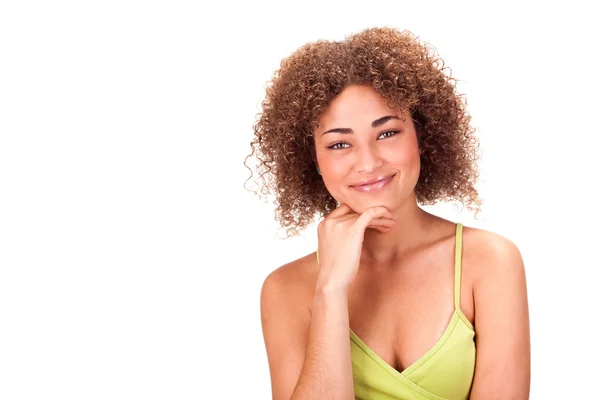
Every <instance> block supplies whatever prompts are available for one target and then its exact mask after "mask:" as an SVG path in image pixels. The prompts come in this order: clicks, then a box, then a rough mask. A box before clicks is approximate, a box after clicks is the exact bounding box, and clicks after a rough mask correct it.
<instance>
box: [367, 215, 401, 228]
mask: <svg viewBox="0 0 600 400" xmlns="http://www.w3.org/2000/svg"><path fill="white" fill-rule="evenodd" d="M395 225H396V221H394V220H393V219H389V218H384V217H382V218H375V219H373V220H371V222H369V225H368V226H370V227H373V226H387V227H390V228H393V227H394V226H395Z"/></svg>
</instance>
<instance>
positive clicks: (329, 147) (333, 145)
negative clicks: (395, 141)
mask: <svg viewBox="0 0 600 400" xmlns="http://www.w3.org/2000/svg"><path fill="white" fill-rule="evenodd" d="M399 132H400V131H385V132H382V133H381V135H379V136H382V135H385V134H386V133H393V135H390V136H386V137H385V138H384V139H387V138H390V137H392V136H395V135H396V134H398V133H399ZM338 144H348V143H345V142H337V143H334V144H332V145H331V146H328V147H327V148H328V149H331V150H343V149H346V148H347V147H341V148H340V147H335V146H337V145H338Z"/></svg>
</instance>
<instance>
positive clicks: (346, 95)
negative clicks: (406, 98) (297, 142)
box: [314, 85, 421, 213]
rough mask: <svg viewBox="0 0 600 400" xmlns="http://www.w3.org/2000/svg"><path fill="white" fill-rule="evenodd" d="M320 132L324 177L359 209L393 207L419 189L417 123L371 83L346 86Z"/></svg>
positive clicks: (317, 133)
mask: <svg viewBox="0 0 600 400" xmlns="http://www.w3.org/2000/svg"><path fill="white" fill-rule="evenodd" d="M314 134H315V146H316V154H317V163H318V166H319V168H320V169H321V175H322V178H323V181H324V183H325V186H326V187H327V190H328V191H329V193H330V194H331V195H332V196H333V198H335V199H336V200H337V201H338V202H340V203H345V204H348V205H349V206H350V208H352V209H353V210H354V211H355V212H357V213H362V212H363V211H364V210H366V209H367V208H369V207H374V206H379V205H382V206H385V207H387V208H388V209H389V210H390V211H392V212H393V210H395V209H396V208H398V207H400V206H401V205H402V203H404V202H405V201H406V200H407V199H408V198H411V196H413V195H414V188H415V185H416V184H417V181H418V179H419V171H420V168H421V165H420V157H419V145H418V142H417V134H416V131H415V126H414V124H413V121H412V119H411V117H410V114H409V113H408V112H406V111H403V110H400V109H392V108H389V107H388V106H387V104H386V101H385V100H384V99H383V98H382V97H381V96H380V95H379V94H378V93H377V92H375V91H374V90H373V89H372V88H371V87H367V86H357V85H353V86H349V87H347V88H345V89H344V90H343V91H342V92H341V93H340V94H339V95H338V96H337V97H335V98H334V99H333V100H332V101H331V103H330V104H329V106H328V108H327V110H326V111H325V113H324V114H323V115H322V116H321V118H320V119H319V125H318V127H317V129H316V130H315V133H314ZM372 181H378V182H376V183H374V184H371V185H364V184H365V183H368V182H372Z"/></svg>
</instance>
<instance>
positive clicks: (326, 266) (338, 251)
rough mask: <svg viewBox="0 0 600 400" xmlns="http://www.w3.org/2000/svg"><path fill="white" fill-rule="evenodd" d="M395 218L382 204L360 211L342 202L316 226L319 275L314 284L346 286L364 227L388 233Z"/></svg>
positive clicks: (355, 263)
mask: <svg viewBox="0 0 600 400" xmlns="http://www.w3.org/2000/svg"><path fill="white" fill-rule="evenodd" d="M395 223H396V221H394V220H393V219H392V213H390V211H389V210H388V209H387V208H385V207H383V206H377V207H371V208H368V209H366V210H365V211H364V212H363V213H362V214H357V213H355V212H354V211H353V210H352V209H351V208H350V207H349V206H348V205H346V204H342V205H341V206H340V207H338V208H336V209H335V210H334V211H332V212H331V213H330V214H329V215H328V216H327V217H326V218H325V219H324V220H323V221H321V222H320V223H319V226H318V228H317V232H318V237H319V261H320V262H319V263H320V270H319V277H318V279H317V286H321V287H323V286H333V287H335V288H342V289H347V288H348V286H350V283H352V281H353V280H354V278H355V277H356V274H357V272H358V266H359V264H360V255H361V252H362V244H363V240H364V234H365V230H366V229H367V228H372V229H376V230H378V231H379V232H382V233H388V232H390V230H391V229H392V227H393V226H394V224H395Z"/></svg>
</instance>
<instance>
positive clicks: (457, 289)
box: [454, 224, 463, 310]
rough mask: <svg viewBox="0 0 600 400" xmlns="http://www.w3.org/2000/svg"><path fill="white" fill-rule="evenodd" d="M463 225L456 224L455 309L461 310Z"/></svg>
mask: <svg viewBox="0 0 600 400" xmlns="http://www.w3.org/2000/svg"><path fill="white" fill-rule="evenodd" d="M462 228H463V226H462V224H456V239H455V242H456V248H455V249H454V308H455V309H456V310H460V277H461V262H462Z"/></svg>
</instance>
